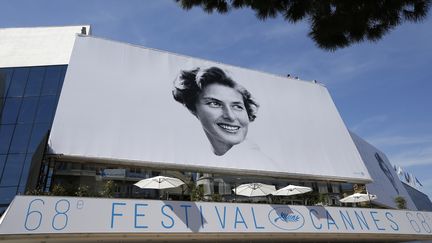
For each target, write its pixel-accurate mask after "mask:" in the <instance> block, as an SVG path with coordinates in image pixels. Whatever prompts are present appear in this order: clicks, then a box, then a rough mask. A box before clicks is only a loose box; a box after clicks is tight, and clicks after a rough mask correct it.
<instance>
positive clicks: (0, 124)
mask: <svg viewBox="0 0 432 243" xmlns="http://www.w3.org/2000/svg"><path fill="white" fill-rule="evenodd" d="M66 68H67V65H55V66H38V67H14V68H0V212H1V211H3V210H4V208H5V207H6V206H7V205H8V204H9V203H10V202H11V200H12V199H13V197H14V196H15V195H16V194H22V193H24V192H25V190H26V187H27V183H28V182H27V179H28V176H29V171H30V168H31V164H32V161H33V163H34V162H35V160H36V159H35V158H39V157H40V155H39V156H36V155H37V153H41V152H43V151H37V148H38V146H39V145H40V144H41V143H42V142H43V141H44V138H45V136H46V135H47V134H48V131H49V129H50V128H51V124H52V121H53V118H54V113H55V109H56V106H57V102H58V98H59V94H60V90H61V87H62V85H63V81H64V76H65V73H66ZM39 163H40V162H39Z"/></svg>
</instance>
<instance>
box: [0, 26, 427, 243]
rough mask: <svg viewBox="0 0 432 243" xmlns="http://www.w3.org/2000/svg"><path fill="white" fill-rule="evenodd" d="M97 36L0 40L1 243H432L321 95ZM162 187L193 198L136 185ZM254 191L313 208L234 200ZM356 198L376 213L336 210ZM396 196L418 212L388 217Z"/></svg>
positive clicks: (48, 33) (0, 34)
mask: <svg viewBox="0 0 432 243" xmlns="http://www.w3.org/2000/svg"><path fill="white" fill-rule="evenodd" d="M89 31H90V27H89V26H73V27H47V28H34V29H33V28H31V29H27V28H22V29H20V28H18V29H4V30H0V44H1V45H0V107H1V109H0V111H1V113H0V200H1V201H0V209H1V210H2V211H4V210H6V208H8V206H10V207H9V209H8V211H7V212H6V213H4V216H3V217H2V218H1V220H0V239H2V237H4V239H13V237H18V236H15V235H23V234H30V235H31V234H33V233H35V234H41V235H46V236H48V237H56V236H55V235H58V233H63V234H69V235H72V236H74V237H77V238H79V237H80V234H82V233H87V234H89V235H91V237H93V236H94V238H91V239H92V240H99V239H121V240H125V239H126V238H127V237H126V236H124V234H131V236H132V238H130V239H135V238H133V237H138V238H139V237H147V238H148V239H153V240H154V239H162V240H167V239H168V238H163V237H162V238H160V237H161V236H160V235H159V234H161V233H170V234H171V235H174V236H176V237H180V238H181V239H184V240H188V239H210V238H211V239H216V240H217V239H221V237H222V239H225V238H224V237H228V238H226V239H228V240H229V239H240V238H242V237H243V238H244V237H246V239H250V240H259V239H265V238H266V237H269V239H275V240H276V239H278V240H287V239H288V240H295V239H309V240H316V241H319V240H331V239H333V238H334V237H340V239H341V240H355V239H356V237H357V236H356V235H354V234H353V233H363V236H364V237H365V238H364V239H365V240H366V239H367V240H372V241H373V240H377V239H381V240H395V239H403V240H413V239H430V238H431V236H432V232H431V226H432V221H431V220H432V215H431V213H430V212H420V210H426V211H427V210H430V209H429V208H427V207H424V206H421V205H425V204H422V203H419V202H416V201H417V200H424V201H429V199H428V198H427V197H420V196H418V194H416V195H417V196H415V198H413V196H412V195H414V194H415V193H413V192H410V191H409V190H408V192H407V189H406V188H405V187H404V186H403V185H402V183H401V182H400V181H399V180H398V176H397V175H396V173H395V171H394V170H393V169H392V166H391V164H390V162H389V161H388V159H387V157H386V156H385V154H384V153H382V152H381V151H379V150H378V149H377V148H375V147H373V146H372V145H370V144H368V143H367V142H366V141H364V140H363V139H361V138H360V137H358V136H357V135H355V134H353V133H351V132H349V130H348V129H347V128H346V127H345V125H344V123H343V121H342V118H341V117H340V114H339V113H338V111H337V109H336V107H335V105H334V103H333V101H332V99H331V96H330V94H329V93H328V90H327V89H326V87H325V86H324V85H322V84H319V83H316V82H307V81H302V80H297V79H291V78H286V77H279V76H275V75H271V74H266V73H262V72H257V71H254V70H248V69H244V68H239V67H233V66H230V65H226V64H221V63H215V62H211V61H207V60H201V59H196V58H192V57H187V56H181V55H178V54H173V53H168V52H164V51H159V50H153V49H148V48H144V47H141V46H133V45H130V44H126V43H120V42H116V41H111V40H106V39H102V38H97V37H93V36H89V35H88V33H89ZM21 47H25V48H21ZM26 57H28V58H26ZM215 75H216V77H217V78H214V76H215ZM208 80H210V81H208ZM220 80H224V81H223V82H225V83H223V84H221V83H219V82H221V81H220ZM206 82H208V83H206ZM218 85H219V86H218ZM191 87H192V88H191ZM209 90H210V91H209ZM193 92H197V93H195V94H194V93H193ZM227 94H230V95H227ZM190 97H195V98H194V99H196V100H192V101H189V100H188V99H191V98H190ZM197 104H198V105H197ZM199 105H201V106H202V107H201V106H199ZM287 111H289V112H287ZM255 118H256V120H255ZM159 175H162V176H169V177H176V178H178V179H180V180H182V181H183V182H184V183H185V185H183V186H181V187H176V188H171V189H166V190H155V189H145V188H144V189H142V188H138V187H137V186H135V185H134V183H136V182H138V181H140V180H142V179H146V178H151V177H154V176H159ZM258 182H259V183H264V184H268V185H272V186H274V187H275V188H276V189H279V188H283V187H285V186H287V185H289V184H292V185H299V186H307V187H310V188H312V189H313V192H311V193H308V194H299V195H295V196H290V197H276V196H258V197H246V196H242V195H239V194H238V193H237V191H236V188H237V187H238V186H239V185H242V184H247V183H258ZM110 186H111V187H110ZM354 192H364V193H367V192H369V193H372V194H377V195H378V199H377V200H375V201H372V202H369V203H370V204H372V205H373V207H374V208H370V209H364V208H359V209H356V208H347V207H341V206H351V204H349V205H348V204H342V203H341V202H340V199H341V198H342V197H346V196H348V195H350V194H352V193H354ZM20 194H21V195H22V194H30V195H32V196H17V197H16V199H15V200H13V199H14V197H15V195H20ZM47 195H49V196H47ZM53 196H60V197H53ZM397 196H401V197H404V198H405V199H406V201H407V209H408V210H409V211H400V210H394V209H396V208H397V205H396V204H395V202H394V198H395V197H397ZM89 197H90V198H89ZM106 197H113V199H106ZM103 198H105V199H103ZM143 199H145V200H143ZM11 202H12V203H11ZM243 203H244V204H243ZM429 203H430V201H429ZM329 206H335V207H334V208H332V207H329ZM357 206H360V207H367V206H368V204H358V205H357ZM420 206H421V207H420ZM20 208H21V211H20V210H19V209H20ZM23 208H24V209H26V210H24V211H23V210H22V209H23ZM150 208H151V209H150ZM377 208H379V209H377ZM53 210H54V211H53ZM53 212H54V214H53ZM227 214H228V216H227ZM146 215H147V216H146ZM230 215H231V216H232V217H231V216H230ZM230 217H231V218H230ZM12 218H16V219H17V220H16V222H15V223H13V224H11V223H9V222H11V220H12ZM69 218H71V220H69ZM72 218H74V220H72ZM150 219H151V220H150ZM101 222H102V223H101ZM2 224H3V225H2ZM288 232H289V233H292V232H296V233H297V234H296V235H292V234H287V233H288ZM107 233H110V234H111V236H108V235H107ZM329 233H331V234H329ZM170 234H162V235H163V236H164V237H169V235H170ZM382 234H383V235H384V236H381V235H382ZM8 237H9V238H8ZM28 237H29V238H27V239H36V238H31V237H35V236H28ZM110 237H114V238H110ZM125 237H126V238H125ZM158 237H159V238H158ZM182 237H183V238H182ZM239 237H240V238H239ZM296 237H297V238H296ZM299 237H300V238H299ZM380 237H382V238H380ZM168 240H169V239H168Z"/></svg>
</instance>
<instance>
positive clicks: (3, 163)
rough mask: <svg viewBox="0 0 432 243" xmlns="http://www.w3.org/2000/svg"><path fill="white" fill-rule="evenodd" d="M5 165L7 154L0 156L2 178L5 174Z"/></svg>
mask: <svg viewBox="0 0 432 243" xmlns="http://www.w3.org/2000/svg"><path fill="white" fill-rule="evenodd" d="M5 164H6V154H4V155H1V154H0V176H1V174H2V173H3V168H4V165H5Z"/></svg>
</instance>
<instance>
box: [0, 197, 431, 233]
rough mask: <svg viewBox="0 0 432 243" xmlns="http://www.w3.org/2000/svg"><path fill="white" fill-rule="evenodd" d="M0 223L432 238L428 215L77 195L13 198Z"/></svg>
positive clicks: (63, 229) (60, 228) (11, 228)
mask: <svg viewBox="0 0 432 243" xmlns="http://www.w3.org/2000/svg"><path fill="white" fill-rule="evenodd" d="M23 209H24V210H23ZM0 222H2V223H1V224H0V235H2V234H32V233H35V234H36V233H37V234H40V233H115V232H117V233H119V232H131V233H132V232H136V233H144V232H148V233H155V232H177V233H191V232H218V233H223V232H227V233H228V232H230V233H232V232H243V233H244V232H272V233H276V232H279V233H281V232H296V233H321V232H326V233H327V232H328V233H356V234H358V233H368V234H374V233H376V234H382V233H389V234H411V235H430V236H431V237H432V212H419V211H403V210H387V209H369V208H342V207H320V206H288V205H268V204H237V203H207V202H183V201H159V200H133V199H100V198H77V197H46V196H17V197H16V198H15V199H14V201H13V202H12V203H11V205H10V207H9V209H8V211H7V213H6V214H4V215H3V216H2V219H1V220H0Z"/></svg>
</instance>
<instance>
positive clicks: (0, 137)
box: [0, 125, 15, 154]
mask: <svg viewBox="0 0 432 243" xmlns="http://www.w3.org/2000/svg"><path fill="white" fill-rule="evenodd" d="M14 128H15V126H14V125H0V154H7V153H8V151H9V145H10V142H11V140H12V134H13V131H14Z"/></svg>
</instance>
